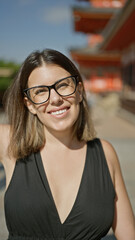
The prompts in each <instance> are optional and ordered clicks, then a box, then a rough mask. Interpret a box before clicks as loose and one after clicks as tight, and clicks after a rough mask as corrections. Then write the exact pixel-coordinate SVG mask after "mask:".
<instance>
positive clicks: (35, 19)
mask: <svg viewBox="0 0 135 240" xmlns="http://www.w3.org/2000/svg"><path fill="white" fill-rule="evenodd" d="M73 5H79V6H82V5H86V6H88V3H85V2H82V3H81V2H78V1H76V0H1V1H0V32H1V34H0V58H4V59H5V60H13V61H16V62H19V63H21V62H22V61H24V59H25V58H26V57H27V56H28V55H29V53H31V52H32V51H35V50H38V49H39V50H42V49H44V48H53V49H56V50H59V51H61V52H63V53H64V54H65V55H67V56H70V55H69V48H70V47H78V46H79V47H81V46H84V45H85V44H86V43H87V38H86V35H85V34H83V33H76V32H75V31H74V24H73V18H72V6H73Z"/></svg>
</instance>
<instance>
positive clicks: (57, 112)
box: [51, 109, 67, 115]
mask: <svg viewBox="0 0 135 240" xmlns="http://www.w3.org/2000/svg"><path fill="white" fill-rule="evenodd" d="M66 111H67V109H63V110H60V111H56V112H51V114H52V115H58V114H62V113H64V112H66Z"/></svg>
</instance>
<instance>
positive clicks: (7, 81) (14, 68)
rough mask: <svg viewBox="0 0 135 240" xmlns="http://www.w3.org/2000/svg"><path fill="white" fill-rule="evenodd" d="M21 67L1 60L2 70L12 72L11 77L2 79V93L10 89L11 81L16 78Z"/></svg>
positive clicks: (0, 89) (0, 87)
mask: <svg viewBox="0 0 135 240" xmlns="http://www.w3.org/2000/svg"><path fill="white" fill-rule="evenodd" d="M19 67H20V65H19V64H17V63H15V62H11V61H5V60H3V59H0V68H6V69H11V70H12V74H11V75H10V76H1V77H0V91H2V92H3V91H5V90H6V89H7V88H8V86H9V85H10V84H11V81H12V80H13V78H14V77H15V75H16V73H17V71H18V69H19Z"/></svg>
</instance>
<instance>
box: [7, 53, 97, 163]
mask: <svg viewBox="0 0 135 240" xmlns="http://www.w3.org/2000/svg"><path fill="white" fill-rule="evenodd" d="M44 63H46V64H48V65H49V64H56V65H58V66H60V67H62V68H63V69H65V70H66V71H68V72H69V73H70V74H71V75H78V79H79V81H80V82H81V83H82V86H83V81H82V77H81V75H80V73H79V71H78V69H77V68H76V66H75V65H74V64H73V63H72V62H71V61H70V59H69V58H67V57H66V56H65V55H63V54H62V53H60V52H58V51H56V50H52V49H45V50H43V51H35V52H33V53H31V54H30V55H29V56H28V57H27V58H26V60H25V61H24V63H23V64H22V66H21V68H20V70H19V72H18V74H17V76H16V78H15V79H14V81H13V82H12V84H11V86H10V87H9V88H8V89H7V91H6V93H5V96H4V105H5V111H6V113H7V117H8V121H9V124H10V126H11V132H10V144H9V151H10V154H12V156H13V157H14V158H16V159H19V158H24V157H26V156H28V155H29V154H31V153H32V152H37V151H39V150H40V149H41V148H42V147H43V146H44V145H45V135H44V131H43V124H42V123H41V122H40V120H39V119H38V117H37V116H36V115H33V114H32V113H31V112H30V111H29V110H28V108H27V107H26V106H25V104H24V93H23V90H24V89H26V88H27V87H28V78H29V76H30V74H31V72H32V71H33V70H34V69H35V68H37V67H40V66H42V65H43V64H44ZM82 97H83V99H82V101H81V102H80V111H79V116H78V119H77V121H76V123H75V124H74V131H73V133H74V135H76V136H77V139H78V140H79V141H81V140H85V141H88V140H91V139H93V138H94V137H95V131H94V127H93V123H92V121H91V118H90V115H89V107H88V103H87V100H86V94H85V90H84V86H83V92H82Z"/></svg>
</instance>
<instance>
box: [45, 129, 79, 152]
mask: <svg viewBox="0 0 135 240" xmlns="http://www.w3.org/2000/svg"><path fill="white" fill-rule="evenodd" d="M45 139H46V143H45V146H46V147H47V146H49V145H50V146H51V147H52V146H53V147H55V148H59V147H62V146H63V147H66V148H73V147H74V146H75V145H76V144H77V143H78V142H79V141H78V140H77V137H76V136H73V134H72V132H71V131H70V132H69V131H67V132H64V133H63V132H59V131H58V132H55V133H54V132H51V131H49V130H47V129H46V130H45Z"/></svg>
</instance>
